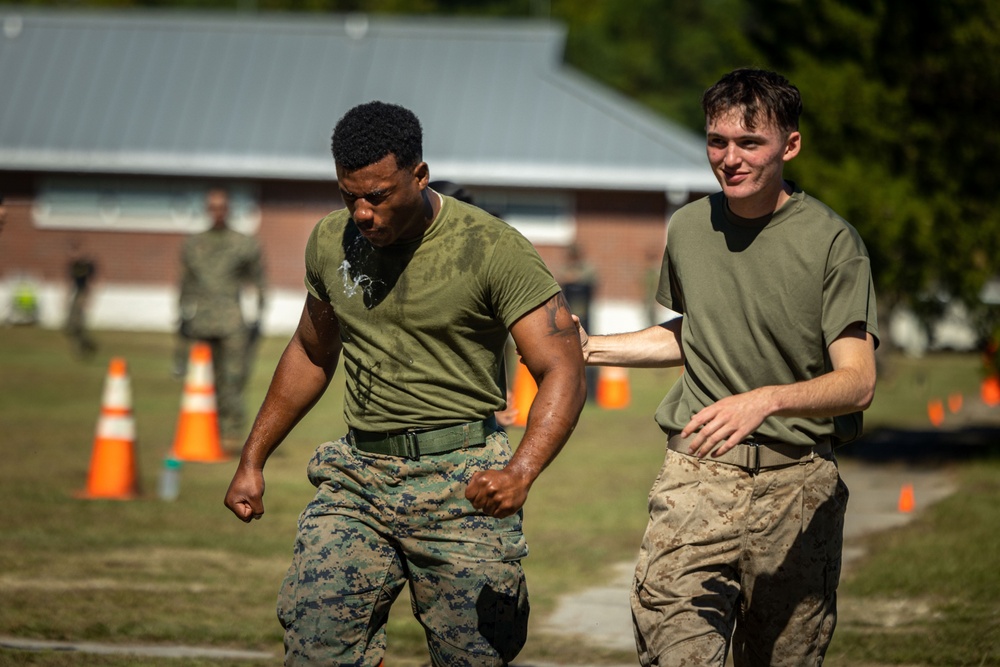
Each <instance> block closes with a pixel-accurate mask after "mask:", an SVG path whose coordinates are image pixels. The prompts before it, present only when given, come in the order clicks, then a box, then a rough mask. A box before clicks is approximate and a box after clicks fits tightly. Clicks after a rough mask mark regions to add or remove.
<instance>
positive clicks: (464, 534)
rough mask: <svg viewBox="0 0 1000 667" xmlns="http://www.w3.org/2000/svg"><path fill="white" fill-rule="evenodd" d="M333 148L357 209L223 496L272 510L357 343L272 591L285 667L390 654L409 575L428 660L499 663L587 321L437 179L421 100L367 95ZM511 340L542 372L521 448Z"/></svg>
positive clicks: (327, 223)
mask: <svg viewBox="0 0 1000 667" xmlns="http://www.w3.org/2000/svg"><path fill="white" fill-rule="evenodd" d="M332 149H333V156H334V162H335V167H336V172H337V183H338V186H339V188H340V192H341V196H342V197H343V199H344V203H345V205H346V208H344V209H340V210H337V211H334V212H333V213H331V214H329V215H328V216H327V217H326V218H324V219H323V220H321V221H320V222H319V223H318V225H317V226H316V227H315V229H314V230H313V233H312V234H311V236H310V238H309V241H308V243H307V246H306V253H305V256H306V281H305V282H306V288H307V290H308V292H309V294H308V296H307V297H306V303H305V306H304V308H303V311H302V318H301V320H300V321H299V325H298V328H297V329H296V331H295V333H294V334H293V336H292V339H291V341H290V342H289V344H288V346H287V347H286V349H285V352H284V353H283V355H282V357H281V360H280V361H279V363H278V367H277V369H276V370H275V373H274V378H273V379H272V380H271V386H270V388H269V389H268V392H267V395H266V396H265V398H264V403H263V405H262V406H261V409H260V411H259V412H258V415H257V419H256V420H255V421H254V425H253V428H252V429H251V431H250V436H249V437H248V438H247V441H246V444H245V445H244V447H243V455H242V457H241V458H240V462H239V465H238V468H237V471H236V474H235V475H234V477H233V480H232V483H231V484H230V486H229V490H228V492H227V493H226V499H225V503H226V506H227V507H229V508H230V509H231V510H232V511H233V513H234V514H236V516H237V517H239V518H240V519H242V520H243V521H247V522H249V521H251V520H253V519H259V518H261V516H262V515H263V514H264V504H263V494H264V475H263V469H264V465H265V462H266V461H267V459H268V457H269V456H270V455H271V453H272V452H273V451H274V450H275V449H276V448H277V447H278V446H279V445H280V444H281V442H282V440H283V439H284V438H285V437H286V436H287V435H288V433H289V432H290V431H291V429H292V428H293V427H294V426H295V424H296V423H297V422H298V421H299V420H300V419H301V418H302V417H303V416H304V415H305V414H306V413H308V412H309V410H310V409H311V408H312V406H313V405H315V404H316V402H317V401H318V400H319V398H320V396H322V394H323V393H324V392H325V391H326V388H327V386H328V385H329V383H330V380H331V379H332V378H333V375H334V372H335V370H336V368H337V365H338V363H339V360H340V357H341V354H343V357H344V377H345V381H346V392H345V397H344V417H345V421H346V423H347V425H348V429H349V430H348V432H347V434H346V435H344V436H343V437H340V438H338V439H336V440H334V441H332V442H326V443H324V444H321V445H320V446H319V447H318V449H317V450H316V453H315V456H314V457H313V459H312V461H311V462H310V463H309V467H308V474H309V479H310V481H311V482H312V483H313V484H314V485H315V486H316V495H315V497H314V499H313V501H312V502H311V503H310V504H309V505H308V506H307V507H306V509H305V511H304V512H303V513H302V515H301V517H300V519H299V525H298V537H297V539H296V543H295V549H294V554H293V559H292V565H291V567H290V568H289V571H288V576H287V577H286V579H285V582H284V584H283V586H282V589H281V592H280V594H279V600H278V617H279V619H280V621H281V623H282V626H283V627H284V629H285V664H286V665H303V664H324V665H348V664H350V665H378V664H380V661H381V660H382V657H383V655H384V653H385V648H386V636H385V624H386V620H387V618H388V614H389V609H390V607H391V605H392V603H393V602H394V601H395V599H396V597H397V596H398V595H399V594H400V592H401V591H402V590H403V588H404V587H405V586H407V585H408V586H409V591H410V597H411V600H412V607H413V612H414V615H415V616H416V618H417V620H418V621H419V622H420V623H421V625H422V626H423V627H424V630H425V634H426V638H427V644H428V648H429V652H430V658H431V661H432V662H433V664H434V665H436V666H443V665H472V666H476V665H482V666H486V665H505V664H507V663H509V662H510V661H511V660H513V658H514V656H516V655H517V654H518V652H519V651H520V650H521V648H522V646H523V645H524V642H525V640H526V637H527V625H528V596H527V588H526V585H525V581H524V571H523V569H522V567H521V559H522V558H524V557H525V556H527V553H528V550H527V544H526V542H525V538H524V534H523V532H522V506H523V505H524V502H525V500H526V499H527V495H528V491H529V489H530V488H531V486H532V484H533V483H534V482H535V480H536V478H537V477H538V475H539V474H541V472H542V470H543V469H544V468H545V467H546V466H547V465H548V464H549V462H551V461H552V460H553V459H554V458H555V456H556V455H557V454H558V452H559V451H560V449H561V448H562V446H563V445H564V444H565V442H566V440H567V439H568V438H569V436H570V433H571V432H572V430H573V428H574V426H575V424H576V420H577V418H578V416H579V414H580V410H581V409H582V407H583V403H584V400H585V385H584V378H583V362H582V354H581V350H580V340H579V337H578V335H577V333H576V327H575V326H574V324H573V320H572V316H571V315H570V312H569V309H568V308H567V307H566V302H565V300H564V299H563V297H562V294H561V293H560V290H559V286H558V285H557V284H556V282H555V280H554V279H553V277H552V275H551V274H550V273H549V271H548V269H546V267H545V265H544V263H543V262H542V260H541V258H540V257H539V256H538V253H537V252H536V251H535V249H534V247H533V246H532V245H531V244H530V243H529V242H528V240H527V239H525V238H524V237H523V236H522V235H521V234H519V233H518V232H517V231H516V230H515V229H514V228H513V227H511V226H510V225H508V224H507V223H505V222H503V221H502V220H500V219H498V218H496V217H494V216H492V215H490V214H488V213H486V212H485V211H483V210H481V209H478V208H476V207H474V206H471V205H469V204H466V203H464V202H462V201H459V200H458V199H456V198H454V197H449V196H446V195H442V194H441V193H439V192H435V191H434V190H432V189H430V188H429V187H428V182H429V174H430V172H429V167H428V166H427V163H426V162H423V157H422V154H423V148H422V130H421V127H420V121H419V120H418V119H417V117H416V116H415V115H414V114H413V113H412V112H411V111H409V110H408V109H405V108H403V107H400V106H397V105H393V104H386V103H382V102H370V103H367V104H362V105H359V106H357V107H354V108H353V109H351V110H350V111H348V112H347V114H345V115H344V116H343V118H341V119H340V121H339V122H338V123H337V126H336V128H335V129H334V133H333V142H332ZM508 333H510V334H511V335H512V336H513V338H514V340H515V341H516V342H517V346H518V349H519V350H520V352H521V356H522V358H523V360H524V363H525V364H526V366H527V367H528V369H529V370H530V372H531V374H532V375H533V376H534V378H535V379H536V381H537V382H538V394H537V397H536V399H535V402H534V405H533V406H532V409H531V413H530V415H529V417H528V424H527V427H526V429H525V432H524V436H523V438H522V440H521V443H520V445H519V447H518V448H517V451H516V452H512V450H511V447H510V444H509V442H508V440H507V435H506V433H505V432H504V431H503V429H501V428H499V427H498V426H497V423H496V421H495V419H494V413H495V412H496V411H497V410H499V409H501V408H502V406H503V404H504V394H503V388H502V387H501V386H500V382H499V376H500V367H501V366H502V365H503V348H504V344H505V342H506V339H507V336H508Z"/></svg>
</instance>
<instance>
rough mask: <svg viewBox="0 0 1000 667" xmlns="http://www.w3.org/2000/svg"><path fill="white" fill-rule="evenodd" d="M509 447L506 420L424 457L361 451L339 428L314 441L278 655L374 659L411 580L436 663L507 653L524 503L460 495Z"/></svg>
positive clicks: (482, 662)
mask: <svg viewBox="0 0 1000 667" xmlns="http://www.w3.org/2000/svg"><path fill="white" fill-rule="evenodd" d="M510 457H511V449H510V445H509V444H508V441H507V436H506V434H505V433H503V432H502V431H498V432H496V433H493V434H491V435H490V436H488V438H487V442H486V444H485V445H482V446H475V447H469V448H466V449H462V450H458V451H455V452H449V453H445V454H436V455H430V456H424V457H421V458H420V459H419V460H410V459H406V458H401V457H393V456H382V455H377V454H368V453H365V452H358V451H357V450H355V449H354V448H352V447H351V445H350V444H349V443H348V441H347V439H346V438H341V439H340V440H337V441H334V442H328V443H325V444H323V445H321V446H320V447H319V448H318V449H317V450H316V454H315V456H314V457H313V459H312V460H311V461H310V463H309V468H308V472H309V479H310V481H311V482H312V483H313V484H314V485H315V486H316V488H317V491H316V496H315V498H314V499H313V501H312V502H311V503H310V504H309V505H308V506H307V507H306V509H305V510H304V511H303V513H302V515H301V517H300V518H299V530H298V537H297V539H296V543H295V549H294V556H293V560H292V565H291V567H290V568H289V570H288V576H287V577H286V579H285V582H284V584H283V585H282V588H281V593H280V595H279V600H278V617H279V619H280V621H281V624H282V626H283V627H284V628H285V652H286V653H285V664H286V665H306V664H310V665H313V664H316V665H320V664H321V665H359V666H370V667H375V666H376V665H378V664H379V663H380V661H381V660H382V657H383V655H384V653H385V648H386V637H385V623H386V620H387V618H388V615H389V608H390V606H391V605H392V602H393V601H394V600H395V599H396V597H397V596H398V595H399V593H400V592H401V591H402V589H403V586H404V585H406V583H407V580H409V586H410V596H411V600H412V605H413V614H414V616H415V617H416V618H417V620H418V621H419V622H420V623H421V625H423V627H424V629H425V631H426V634H427V640H428V646H429V649H430V655H431V659H432V662H433V664H434V665H435V666H438V667H444V666H447V667H460V666H462V667H465V666H483V667H487V666H498V665H505V664H507V663H508V662H509V661H510V660H512V659H513V658H514V657H515V656H516V655H517V653H518V652H519V651H520V649H521V648H522V646H523V645H524V642H525V640H526V638H527V623H528V594H527V587H526V584H525V580H524V572H523V570H522V569H521V564H520V561H521V559H522V558H524V557H525V556H527V554H528V549H527V544H526V542H525V539H524V535H523V533H522V531H521V514H520V512H519V513H518V514H516V515H514V516H511V517H508V518H506V519H496V518H493V517H489V516H486V515H484V514H482V513H480V512H478V511H476V510H475V509H473V507H472V505H471V504H470V503H469V501H468V500H466V498H465V488H466V486H467V484H468V482H469V478H470V477H471V476H472V474H473V473H474V472H476V471H477V470H486V469H500V468H503V467H504V466H506V465H507V463H508V461H509V460H510Z"/></svg>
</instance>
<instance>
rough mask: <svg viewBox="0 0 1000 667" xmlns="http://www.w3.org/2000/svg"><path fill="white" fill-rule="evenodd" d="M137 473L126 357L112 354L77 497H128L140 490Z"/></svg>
mask: <svg viewBox="0 0 1000 667" xmlns="http://www.w3.org/2000/svg"><path fill="white" fill-rule="evenodd" d="M137 477H138V476H137V475H136V459H135V420H134V419H133V417H132V384H131V382H130V381H129V377H128V366H127V364H126V363H125V360H124V359H121V358H119V357H115V358H114V359H112V360H111V363H110V364H109V366H108V376H107V378H106V379H105V381H104V396H103V398H102V400H101V416H100V418H99V419H98V421H97V433H96V435H95V437H94V450H93V452H91V455H90V472H89V474H88V475H87V488H86V489H85V490H83V491H81V492H80V493H79V494H77V495H78V497H80V498H108V499H112V500H130V499H132V498H135V497H136V496H137V495H138V494H139V486H138V482H137Z"/></svg>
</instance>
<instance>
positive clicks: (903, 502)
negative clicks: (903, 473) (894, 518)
mask: <svg viewBox="0 0 1000 667" xmlns="http://www.w3.org/2000/svg"><path fill="white" fill-rule="evenodd" d="M914 504H915V503H914V501H913V485H912V484H904V485H903V488H901V489H900V490H899V511H900V512H902V513H903V514H909V513H910V512H912V511H913V507H914Z"/></svg>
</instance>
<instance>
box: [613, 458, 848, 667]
mask: <svg viewBox="0 0 1000 667" xmlns="http://www.w3.org/2000/svg"><path fill="white" fill-rule="evenodd" d="M847 497H848V493H847V487H846V486H845V485H844V483H843V481H842V480H841V479H840V474H839V472H838V470H837V464H836V461H835V460H833V459H832V457H831V458H829V459H824V458H816V459H813V460H811V461H808V462H804V463H800V464H796V465H791V466H786V467H782V468H773V469H767V470H762V471H760V472H759V473H758V474H756V475H753V474H751V473H749V472H747V471H745V470H743V469H741V468H738V467H736V466H733V465H729V464H725V463H717V462H714V461H706V460H698V459H696V458H695V457H692V456H688V455H685V454H681V453H678V452H674V451H671V450H667V452H666V459H665V461H664V464H663V468H662V469H661V470H660V474H659V476H658V477H657V479H656V481H655V482H654V484H653V488H652V491H651V492H650V496H649V513H650V520H649V524H648V526H647V528H646V534H645V536H644V537H643V541H642V547H641V549H640V552H639V563H638V566H637V567H636V579H635V585H634V588H633V590H632V596H631V597H632V618H633V623H634V627H635V633H636V645H637V648H638V651H639V659H640V662H641V663H642V664H643V665H647V666H648V665H657V666H660V667H668V666H669V667H680V666H681V665H689V666H693V665H712V666H717V667H722V666H723V665H724V664H725V661H726V656H727V653H728V651H729V646H730V638H732V647H733V660H734V662H735V664H736V665H737V667H743V666H749V665H753V666H758V665H761V666H762V665H774V666H782V667H785V666H787V667H792V666H794V667H803V666H806V665H815V666H818V665H822V663H823V657H824V655H825V653H826V649H827V646H828V645H829V643H830V639H831V638H832V636H833V629H834V626H835V624H836V615H837V614H836V609H837V603H836V592H837V585H838V583H839V579H840V565H841V553H842V547H843V528H844V512H845V510H846V508H847Z"/></svg>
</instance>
